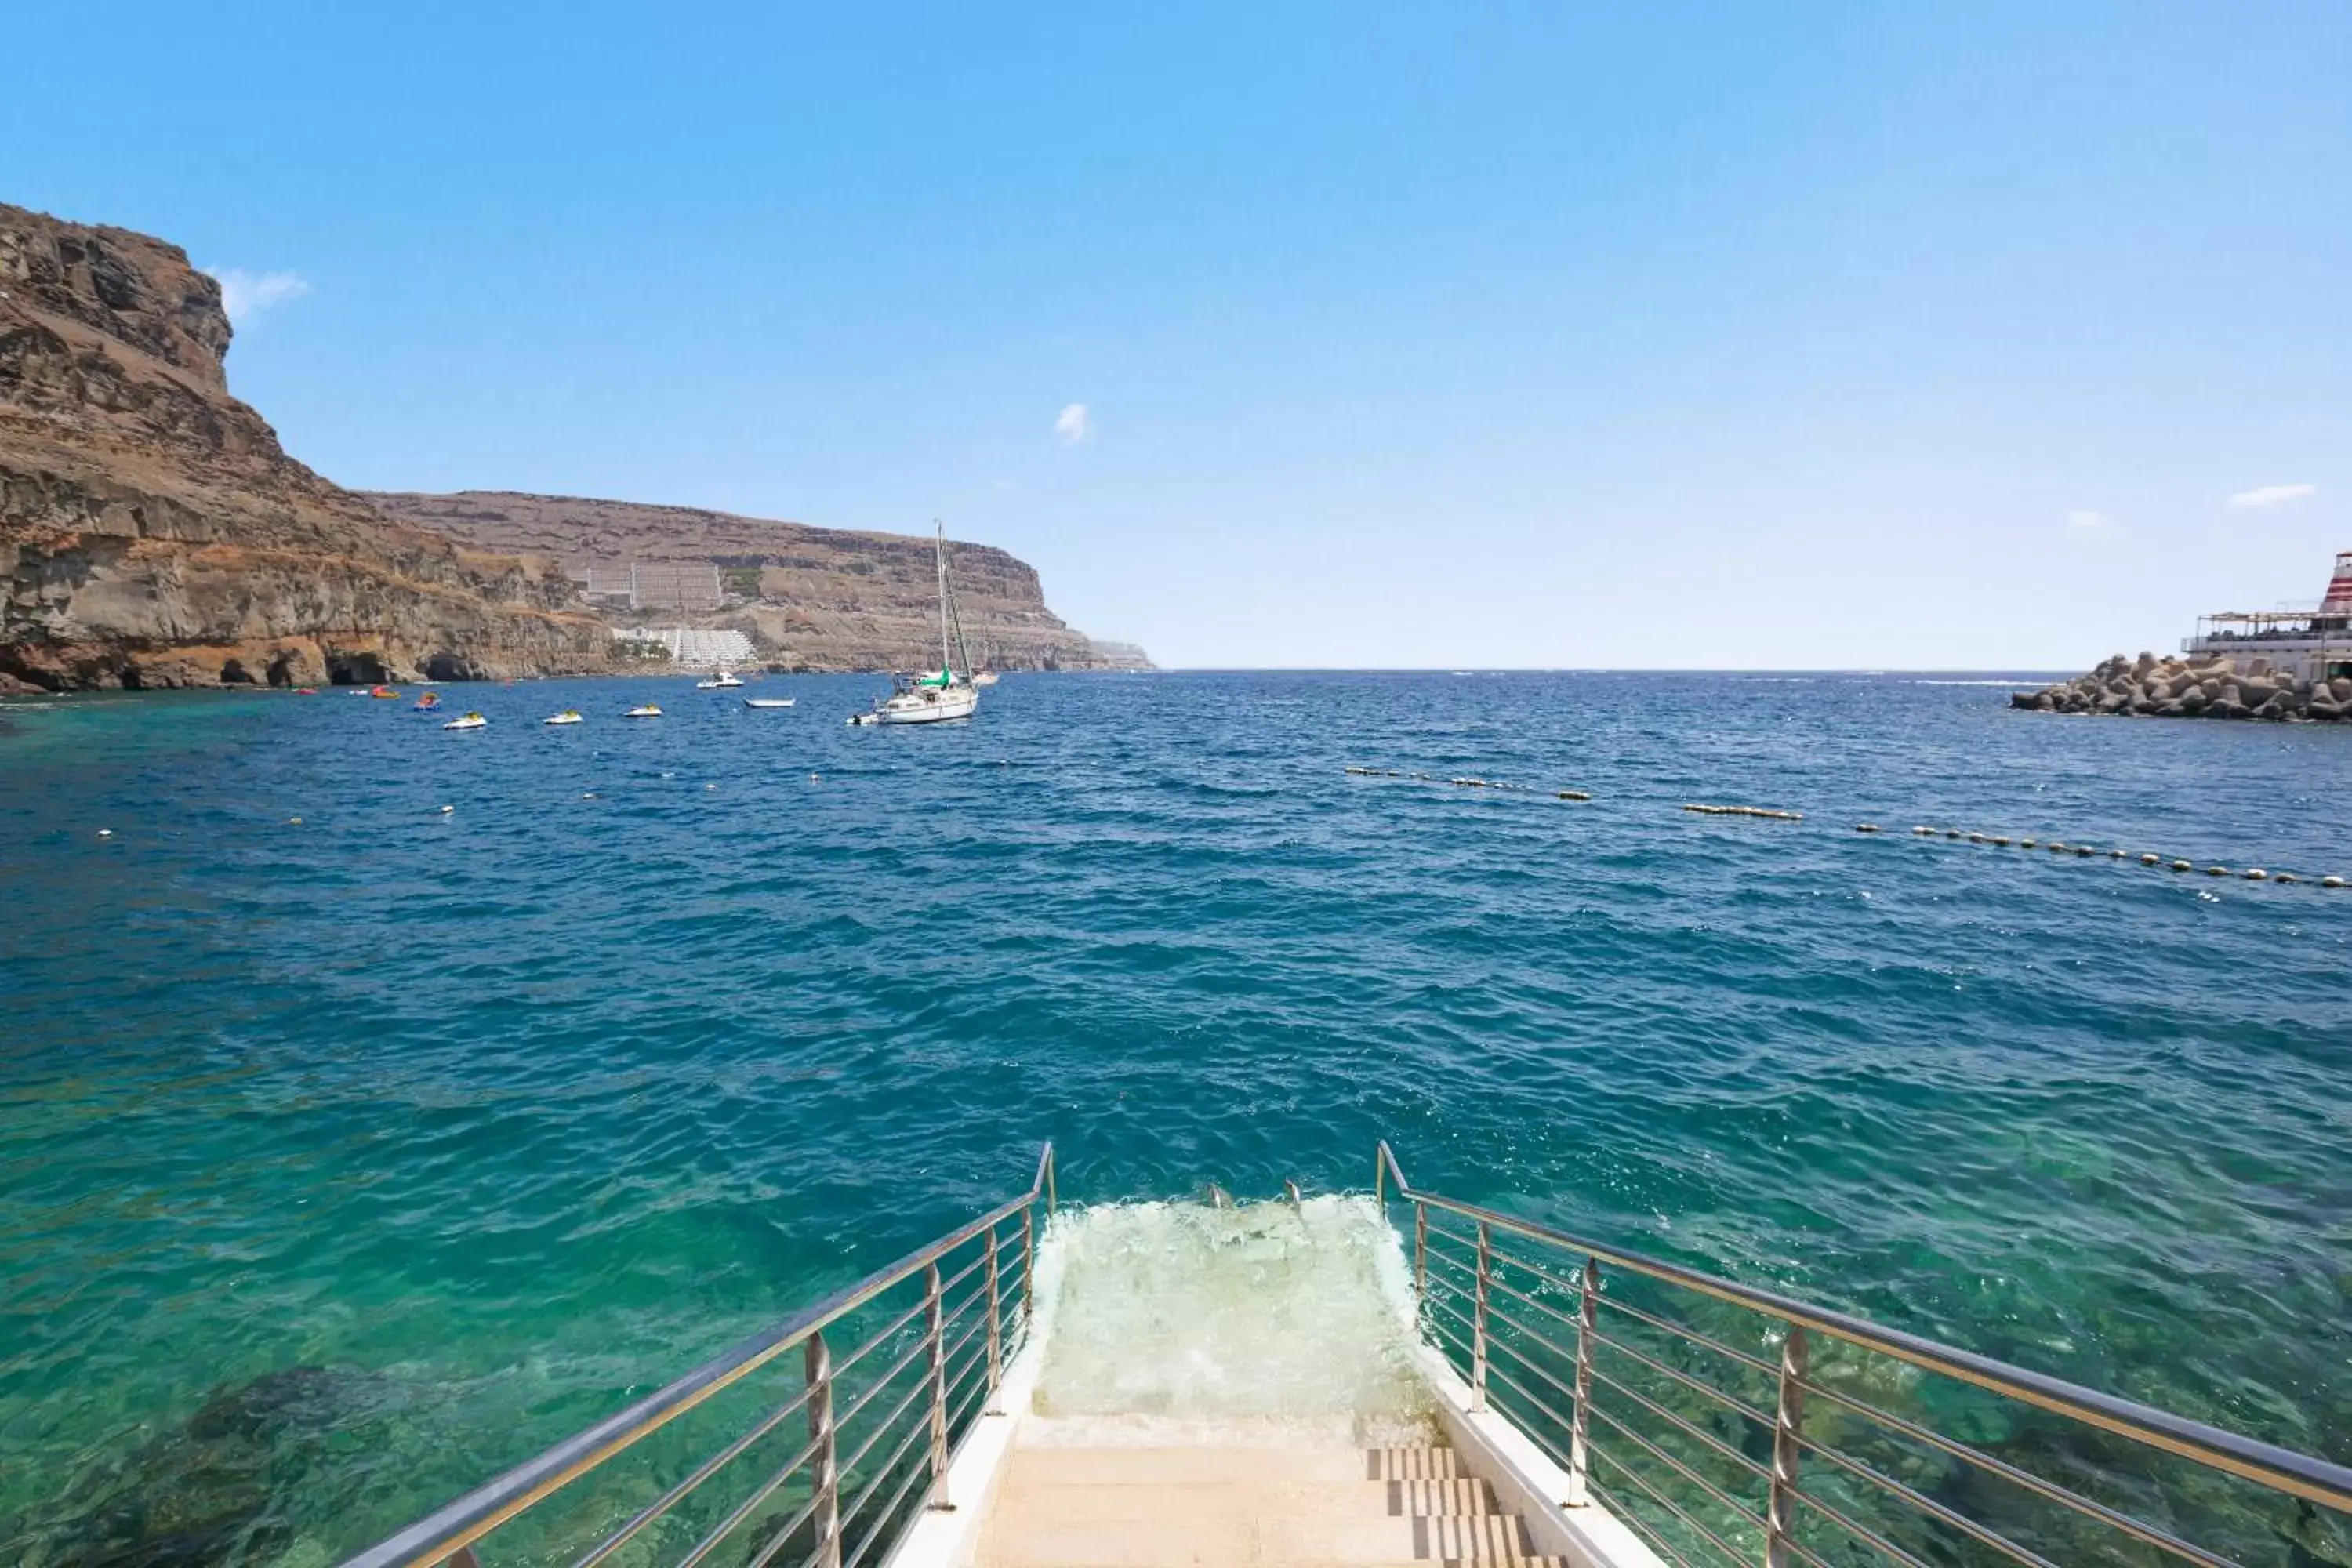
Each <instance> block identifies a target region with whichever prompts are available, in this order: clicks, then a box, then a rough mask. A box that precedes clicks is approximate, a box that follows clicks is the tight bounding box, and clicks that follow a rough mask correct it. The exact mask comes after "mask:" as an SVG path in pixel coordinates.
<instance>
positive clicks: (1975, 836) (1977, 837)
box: [1969, 833, 1985, 844]
mask: <svg viewBox="0 0 2352 1568" xmlns="http://www.w3.org/2000/svg"><path fill="white" fill-rule="evenodd" d="M1983 842H1985V836H1984V835H1983V834H1981V833H1971V834H1969V843H1971V844H1982V843H1983Z"/></svg>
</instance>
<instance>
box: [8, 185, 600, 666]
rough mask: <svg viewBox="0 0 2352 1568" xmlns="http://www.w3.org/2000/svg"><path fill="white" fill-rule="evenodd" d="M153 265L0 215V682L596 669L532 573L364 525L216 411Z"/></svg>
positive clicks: (93, 237)
mask: <svg viewBox="0 0 2352 1568" xmlns="http://www.w3.org/2000/svg"><path fill="white" fill-rule="evenodd" d="M228 344H229V322H228V318H227V316H226V314H225V313H224V312H223V310H222V309H221V298H220V289H219V286H218V285H217V284H215V282H214V281H213V280H212V279H209V278H207V277H205V275H203V274H202V273H200V272H198V271H196V270H195V269H194V268H192V267H191V266H189V264H188V258H187V256H186V255H185V254H184V252H182V251H181V250H180V249H179V248H177V247H174V246H170V245H166V244H164V243H163V242H162V241H160V240H156V239H152V238H150V237H147V236H145V235H141V234H133V233H131V232H130V231H128V230H125V229H119V228H104V227H93V226H86V225H82V224H75V223H67V222H63V221H60V220H58V219H56V218H52V217H48V216H43V215H41V214H37V213H31V212H26V211H25V210H24V209H22V208H20V207H12V206H8V205H0V594H5V600H0V685H5V684H8V683H11V682H24V683H30V684H33V685H36V686H40V687H46V688H51V689H58V688H70V687H89V686H127V687H142V686H188V685H207V686H208V685H214V684H236V683H240V682H247V681H252V682H265V681H266V682H268V683H271V684H278V685H290V684H319V683H323V682H325V681H328V680H331V679H332V680H373V679H380V678H383V677H386V676H405V675H409V674H412V673H431V674H435V675H437V676H440V677H443V678H448V679H455V678H461V677H466V676H499V675H520V674H537V673H555V672H559V671H572V670H583V669H594V668H603V667H604V663H605V660H606V658H607V657H608V654H609V650H610V637H609V632H608V630H607V628H606V627H605V626H604V624H603V623H602V622H601V621H600V620H599V619H597V618H596V617H595V616H592V615H588V614H585V613H582V612H580V611H578V610H576V609H573V608H571V607H569V606H571V605H572V598H573V595H572V585H571V584H570V583H569V582H568V581H567V580H566V579H565V578H564V577H563V576H562V574H561V573H560V572H558V571H555V570H553V569H551V567H550V566H549V565H548V564H546V563H530V562H526V561H522V560H519V559H516V558H513V557H511V556H507V555H497V554H485V553H482V552H474V551H468V550H467V549H464V548H462V547H460V546H458V545H457V544H455V543H453V542H450V541H449V540H447V539H446V538H444V537H442V536H441V535H439V534H436V533H433V532H429V531H425V530H422V529H418V528H415V527H412V526H410V525H408V524H404V523H401V522H397V521H392V520H389V519H387V518H385V517H384V516H383V515H382V514H381V513H379V512H378V511H376V510H374V509H373V508H372V507H370V506H369V505H368V504H367V503H366V502H364V501H362V500H359V499H358V498H357V497H355V496H353V495H352V494H351V493H350V492H348V491H345V490H341V489H337V488H336V487H335V486H333V485H331V484H330V483H328V482H327V481H326V480H324V479H320V477H319V476H318V475H316V474H314V473H312V472H311V471H310V469H309V468H304V467H303V466H302V465H301V464H300V463H298V462H296V461H294V460H293V459H292V458H289V457H288V456H287V455H286V453H285V452H284V450H283V449H282V448H280V447H279V446H278V437H277V433H276V432H275V431H273V430H271V429H270V427H269V426H268V424H267V423H266V422H265V421H264V420H263V419H262V418H261V416H259V415H258V414H257V413H255V412H254V411H253V410H252V409H251V408H248V407H247V406H246V405H244V404H242V403H240V402H238V401H237V400H236V398H234V397H232V396H231V395H229V391H228V382H227V377H226V373H225V370H224V367H223V358H224V356H225V355H226V353H227V351H228Z"/></svg>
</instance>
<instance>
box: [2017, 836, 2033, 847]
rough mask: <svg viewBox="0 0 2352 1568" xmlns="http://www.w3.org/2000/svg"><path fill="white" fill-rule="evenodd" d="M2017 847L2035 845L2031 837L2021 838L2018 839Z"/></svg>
mask: <svg viewBox="0 0 2352 1568" xmlns="http://www.w3.org/2000/svg"><path fill="white" fill-rule="evenodd" d="M2017 847H2019V848H2020V849H2031V848H2032V847H2033V840H2032V839H2031V838H2021V839H2019V840H2018V841H2017Z"/></svg>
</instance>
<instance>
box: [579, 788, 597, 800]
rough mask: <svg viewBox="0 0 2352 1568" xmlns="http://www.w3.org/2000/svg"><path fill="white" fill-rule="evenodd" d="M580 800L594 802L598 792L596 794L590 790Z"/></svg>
mask: <svg viewBox="0 0 2352 1568" xmlns="http://www.w3.org/2000/svg"><path fill="white" fill-rule="evenodd" d="M580 798H581V799H582V800H594V799H595V798H596V792H595V791H594V790H593V789H592V790H589V791H588V792H587V793H585V794H584V795H582V796H581V797H580Z"/></svg>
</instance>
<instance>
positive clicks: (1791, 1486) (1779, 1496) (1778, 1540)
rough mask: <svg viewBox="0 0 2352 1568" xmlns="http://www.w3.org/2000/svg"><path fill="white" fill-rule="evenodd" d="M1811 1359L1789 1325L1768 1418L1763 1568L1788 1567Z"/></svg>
mask: <svg viewBox="0 0 2352 1568" xmlns="http://www.w3.org/2000/svg"><path fill="white" fill-rule="evenodd" d="M1810 1359H1811V1354H1810V1352H1809V1350H1808V1348H1807V1346H1806V1342H1805V1331H1804V1330H1803V1329H1802V1328H1801V1327H1799V1326H1798V1325H1797V1324H1795V1323H1791V1324H1790V1325H1789V1337H1788V1338H1787V1339H1786V1340H1785V1341H1783V1342H1781V1345H1780V1406H1779V1408H1778V1409H1777V1410H1775V1411H1774V1412H1773V1415H1772V1495H1771V1501H1770V1503H1769V1506H1768V1507H1767V1508H1766V1510H1765V1514H1764V1563H1765V1568H1788V1565H1789V1563H1790V1559H1791V1558H1792V1557H1793V1555H1794V1553H1792V1552H1790V1550H1789V1538H1790V1536H1791V1535H1792V1534H1794V1533H1795V1531H1796V1528H1797V1461H1798V1459H1799V1458H1801V1455H1802V1453H1803V1450H1802V1449H1801V1447H1799V1445H1798V1442H1797V1436H1798V1434H1799V1433H1800V1432H1801V1431H1802V1430H1803V1428H1804V1425H1805V1367H1806V1363H1807V1362H1808V1361H1809V1360H1810Z"/></svg>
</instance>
